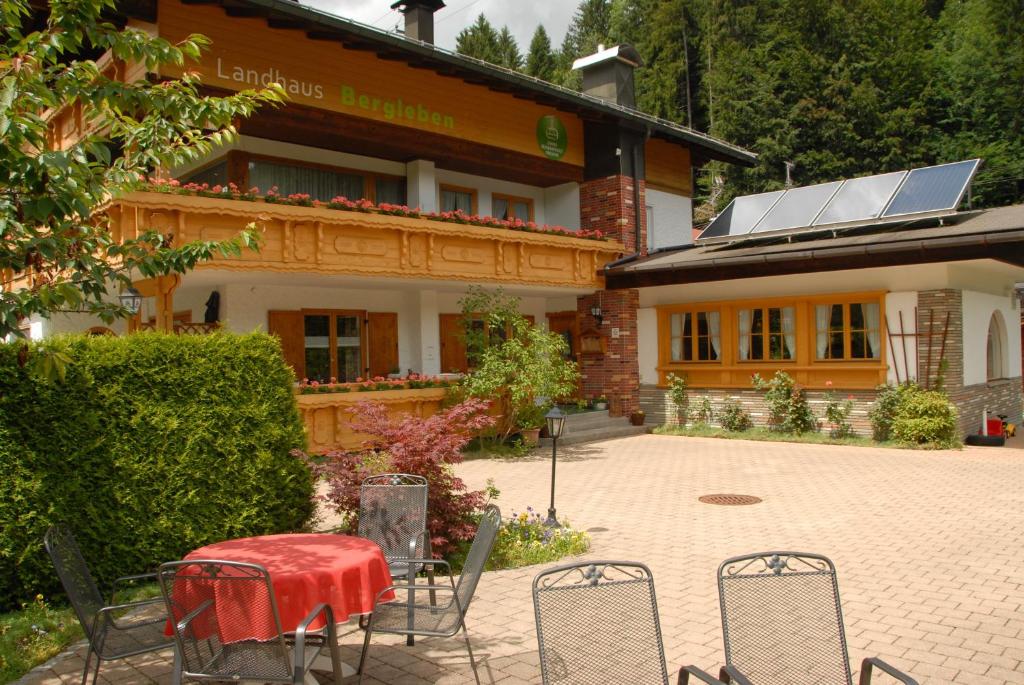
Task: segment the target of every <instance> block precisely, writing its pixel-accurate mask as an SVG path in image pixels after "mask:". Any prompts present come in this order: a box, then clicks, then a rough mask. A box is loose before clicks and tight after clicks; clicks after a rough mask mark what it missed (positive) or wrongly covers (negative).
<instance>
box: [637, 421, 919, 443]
mask: <svg viewBox="0 0 1024 685" xmlns="http://www.w3.org/2000/svg"><path fill="white" fill-rule="evenodd" d="M654 432H655V433H657V434H658V435H683V436H687V437H691V438H726V439H733V440H760V441H763V442H800V443H806V444H811V445H853V446H856V447H885V448H890V449H896V448H900V447H901V445H899V444H897V443H895V442H876V441H874V440H872V439H871V438H865V437H861V436H852V437H849V438H833V437H832V436H830V435H829V434H828V433H801V434H800V435H795V434H792V433H780V432H778V431H770V430H767V429H765V428H751V429H749V430H745V431H728V430H725V429H724V428H719V427H718V426H709V425H707V424H694V425H690V426H668V425H665V426H658V427H657V428H655V429H654Z"/></svg>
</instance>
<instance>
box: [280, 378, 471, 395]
mask: <svg viewBox="0 0 1024 685" xmlns="http://www.w3.org/2000/svg"><path fill="white" fill-rule="evenodd" d="M452 385H453V382H452V381H448V380H445V379H443V378H437V377H436V376H421V375H420V374H418V373H411V374H409V375H408V376H404V377H402V378H385V377H384V376H374V377H373V378H357V379H356V380H355V381H353V382H350V383H345V382H342V383H339V382H338V381H337V380H336V379H334V378H332V379H331V382H330V383H321V382H319V381H311V380H309V379H308V378H303V379H302V380H301V381H300V382H299V394H300V395H316V394H320V393H332V392H370V391H373V390H419V389H421V388H448V387H451V386H452Z"/></svg>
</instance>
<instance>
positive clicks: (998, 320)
mask: <svg viewBox="0 0 1024 685" xmlns="http://www.w3.org/2000/svg"><path fill="white" fill-rule="evenodd" d="M1006 348H1007V343H1006V326H1005V324H1004V323H1003V315H1002V314H1001V313H999V312H993V313H992V318H991V319H990V320H989V322H988V347H987V350H986V354H985V359H986V362H987V365H986V372H985V374H986V378H987V379H988V380H990V381H991V380H995V379H997V378H1006V369H1007V367H1008V364H1007V359H1006Z"/></svg>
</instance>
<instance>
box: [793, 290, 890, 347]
mask: <svg viewBox="0 0 1024 685" xmlns="http://www.w3.org/2000/svg"><path fill="white" fill-rule="evenodd" d="M810 304H811V307H812V309H811V311H810V317H811V318H810V324H811V325H810V326H809V327H808V328H809V329H810V333H811V362H812V363H814V364H835V363H841V364H862V363H872V362H879V361H882V360H883V359H884V358H885V350H884V348H885V336H883V335H882V332H883V328H882V325H883V318H884V316H885V306H884V298H881V299H879V300H873V299H871V298H868V297H851V298H840V297H836V298H828V297H825V298H816V299H815V300H812V301H810ZM854 304H861V305H863V304H874V305H878V339H879V345H880V347H881V348H882V349H879V350H878V356H877V357H854V356H853V354H852V353H853V331H854V329H853V326H852V320H853V317H852V315H851V314H850V305H854ZM822 305H824V306H827V307H834V306H836V305H840V306H841V307H842V308H843V356H842V357H819V356H818V323H817V315H816V313H815V312H816V308H817V307H819V306H822ZM829 320H830V321H831V317H830V319H829ZM864 326H865V328H863V329H856V330H858V331H859V330H863V332H864V338H865V344H868V343H867V340H868V334H869V332H870V331H871V330H873V329H870V328H867V321H866V320H865V322H864ZM831 334H832V329H831V328H828V329H826V331H825V335H826V343H827V341H828V338H829V337H830V336H831ZM826 349H827V348H826Z"/></svg>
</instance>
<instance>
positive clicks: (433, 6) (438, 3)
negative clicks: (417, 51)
mask: <svg viewBox="0 0 1024 685" xmlns="http://www.w3.org/2000/svg"><path fill="white" fill-rule="evenodd" d="M442 7H444V2H443V0H398V2H396V3H394V4H393V5H391V9H393V10H398V11H400V12H401V13H402V14H404V15H405V37H406V38H412V39H413V40H418V41H421V42H423V43H430V44H431V45H433V44H434V12H436V11H437V10H439V9H441V8H442Z"/></svg>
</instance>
